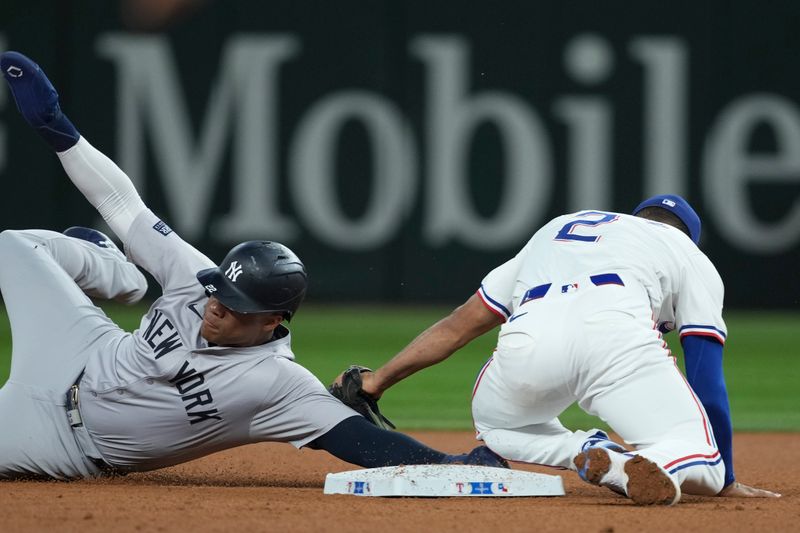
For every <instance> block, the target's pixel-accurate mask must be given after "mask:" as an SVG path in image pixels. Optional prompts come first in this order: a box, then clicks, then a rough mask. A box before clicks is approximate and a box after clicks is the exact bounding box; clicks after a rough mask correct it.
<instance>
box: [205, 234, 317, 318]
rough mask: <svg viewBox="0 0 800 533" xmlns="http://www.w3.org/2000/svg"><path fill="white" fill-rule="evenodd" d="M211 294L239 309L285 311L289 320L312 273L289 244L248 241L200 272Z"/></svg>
mask: <svg viewBox="0 0 800 533" xmlns="http://www.w3.org/2000/svg"><path fill="white" fill-rule="evenodd" d="M197 280H198V281H199V282H200V283H201V284H202V285H203V287H205V289H206V291H208V293H209V294H210V295H213V296H215V297H216V298H217V299H218V300H219V301H220V302H221V303H222V305H224V306H225V307H227V308H228V309H232V310H233V311H236V312H238V313H281V314H282V315H283V316H284V317H285V318H286V319H287V320H291V318H292V315H294V313H295V312H296V311H297V308H298V307H300V302H302V301H303V297H304V296H305V294H306V287H307V286H308V277H307V275H306V269H305V267H304V266H303V263H302V261H300V259H299V258H298V257H297V256H296V255H295V254H294V252H292V251H291V250H290V249H289V248H287V247H286V246H284V245H282V244H279V243H277V242H270V241H248V242H243V243H242V244H239V245H238V246H235V247H233V248H232V249H231V251H230V252H228V255H226V256H225V259H223V260H222V263H220V265H219V266H218V267H214V268H207V269H205V270H201V271H200V272H198V273H197Z"/></svg>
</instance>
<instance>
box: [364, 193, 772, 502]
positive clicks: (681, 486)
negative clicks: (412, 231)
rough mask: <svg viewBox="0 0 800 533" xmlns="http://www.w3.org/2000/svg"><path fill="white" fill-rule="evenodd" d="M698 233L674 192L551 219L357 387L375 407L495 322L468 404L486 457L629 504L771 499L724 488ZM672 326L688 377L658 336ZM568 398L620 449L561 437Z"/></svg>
mask: <svg viewBox="0 0 800 533" xmlns="http://www.w3.org/2000/svg"><path fill="white" fill-rule="evenodd" d="M699 237H700V219H699V217H698V216H697V214H696V213H695V211H694V210H693V209H692V208H691V206H690V205H689V204H688V203H687V202H686V201H685V200H684V199H683V198H680V197H678V196H673V195H663V196H656V197H653V198H650V199H648V200H645V201H644V202H643V203H642V204H641V205H639V206H638V207H637V208H636V210H635V211H634V213H633V215H626V214H620V213H608V212H605V211H583V212H578V213H572V214H568V215H563V216H560V217H558V218H555V219H553V220H552V221H550V222H548V223H547V224H546V225H545V226H544V227H542V228H541V229H540V230H539V231H537V232H536V233H535V234H534V235H533V237H532V238H531V239H530V241H529V242H528V243H527V244H526V245H525V247H524V248H523V249H522V250H521V251H520V252H519V253H518V254H517V255H516V257H514V258H513V259H511V260H510V261H508V262H506V263H505V264H503V265H500V266H499V267H497V268H495V269H494V270H492V271H491V272H490V273H489V274H488V275H487V276H486V277H485V278H484V279H483V282H482V284H481V286H480V288H479V290H478V291H477V292H476V294H475V295H473V296H472V297H470V298H469V299H468V300H467V301H466V303H464V304H463V305H462V306H460V307H458V308H457V309H456V310H455V311H453V312H452V314H450V315H449V316H448V317H446V318H444V319H443V320H441V321H439V322H438V323H436V324H434V325H433V326H431V327H430V328H429V329H427V330H426V331H425V332H423V333H422V334H421V335H420V336H419V337H417V338H416V339H415V340H414V341H413V342H411V344H409V345H408V346H407V347H406V348H404V349H403V350H402V351H401V352H400V353H398V354H397V355H396V356H395V357H394V358H393V359H391V360H390V361H389V362H388V363H386V364H385V365H384V366H383V367H381V368H379V369H378V370H376V371H375V372H374V373H364V374H363V375H362V376H361V377H362V388H363V391H364V392H365V393H367V394H370V395H372V396H373V398H376V399H377V398H379V397H380V396H381V394H383V392H384V391H385V390H386V389H388V388H389V387H391V386H392V385H393V384H394V383H396V382H398V381H400V380H401V379H403V378H405V377H407V376H409V375H410V374H412V373H414V372H416V371H418V370H420V369H422V368H425V367H428V366H430V365H433V364H436V363H438V362H440V361H442V360H444V359H446V358H447V357H449V356H450V355H451V354H453V353H454V352H455V351H456V350H457V349H459V348H460V347H462V346H464V345H465V344H466V343H468V342H469V341H471V340H472V339H474V338H476V337H477V336H479V335H481V334H483V333H486V332H488V331H489V330H491V329H493V328H494V327H496V326H497V325H499V324H502V327H501V328H500V333H499V337H498V341H497V349H496V350H495V352H494V354H493V356H492V357H491V358H490V359H489V361H488V362H487V363H486V365H485V366H484V367H483V369H482V370H481V372H480V374H479V376H478V379H477V382H476V383H475V388H474V390H473V398H472V414H473V418H474V422H475V428H476V430H477V437H478V439H480V440H483V441H484V442H485V443H486V444H487V445H488V446H489V448H491V449H492V450H493V451H494V452H496V453H498V454H499V455H501V456H502V457H504V458H506V459H510V460H515V461H523V462H527V463H537V464H544V465H552V466H556V467H563V468H569V469H572V470H576V471H577V472H578V474H579V475H580V476H581V478H583V479H584V480H586V481H588V482H590V483H593V484H596V485H601V486H605V487H608V488H610V489H611V490H614V491H616V492H618V493H620V494H622V495H625V496H627V497H629V498H631V499H632V500H633V501H634V502H636V503H639V504H666V505H671V504H674V503H676V502H678V500H679V499H680V497H681V493H682V492H684V493H687V494H700V495H716V494H719V495H722V496H760V497H777V496H779V495H778V494H776V493H773V492H770V491H767V490H762V489H757V488H753V487H748V486H747V485H743V484H741V483H738V482H737V481H736V478H735V476H734V470H733V451H732V443H731V433H732V431H731V420H730V414H729V408H728V397H727V392H726V387H725V379H724V377H723V372H722V349H723V345H724V344H725V337H726V328H725V323H724V321H723V319H722V314H721V313H722V299H723V284H722V281H721V279H720V277H719V274H718V273H717V271H716V269H715V268H714V266H713V265H712V264H711V262H710V261H709V260H708V258H707V257H706V256H705V255H704V254H703V253H702V252H701V251H700V250H699V248H698V247H697V243H698V241H699ZM673 329H677V330H678V331H679V332H680V339H681V343H682V344H683V349H684V353H685V363H686V378H684V376H683V374H682V373H681V372H680V371H679V370H678V367H677V366H676V364H675V358H674V357H672V355H671V352H670V350H669V347H668V346H667V343H666V342H665V341H664V339H663V338H662V334H663V333H665V332H667V331H670V330H673ZM687 379H688V381H687ZM573 402H578V405H579V406H580V407H581V408H582V409H583V410H584V411H586V412H587V413H590V414H592V415H596V416H599V417H600V418H601V419H603V420H604V421H606V422H607V423H608V424H609V425H610V426H611V428H613V430H614V431H615V432H617V433H618V434H619V435H620V436H621V437H622V439H624V441H625V442H626V443H628V444H629V445H630V446H632V447H633V448H634V451H632V452H631V451H628V450H627V449H626V448H623V447H622V446H620V445H618V444H616V443H615V442H613V441H611V440H609V439H608V436H607V435H606V434H605V433H603V432H602V431H600V430H597V429H593V430H590V431H570V430H568V429H566V428H565V427H564V426H562V425H561V423H560V422H559V420H558V418H557V417H558V416H559V415H560V414H561V413H562V412H563V411H564V409H566V408H567V407H568V406H569V405H570V404H572V403H573Z"/></svg>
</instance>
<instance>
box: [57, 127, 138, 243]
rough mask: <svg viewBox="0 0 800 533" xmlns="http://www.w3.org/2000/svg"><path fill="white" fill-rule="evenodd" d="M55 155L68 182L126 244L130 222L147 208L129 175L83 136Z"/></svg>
mask: <svg viewBox="0 0 800 533" xmlns="http://www.w3.org/2000/svg"><path fill="white" fill-rule="evenodd" d="M58 158H59V159H60V160H61V165H62V166H63V167H64V170H65V171H66V172H67V175H68V176H69V178H70V180H72V183H74V184H75V186H76V187H77V188H78V190H80V191H81V193H83V195H84V196H85V197H86V199H87V200H89V203H91V204H92V205H93V206H94V207H95V209H97V211H98V212H99V213H100V215H101V216H102V217H103V219H104V220H105V221H106V222H107V223H108V225H109V227H110V228H111V229H112V231H113V232H114V233H116V234H117V236H118V237H119V238H120V239H121V240H122V242H124V243H126V244H127V242H128V230H130V227H131V225H132V224H133V221H134V220H135V219H136V217H137V215H139V213H141V212H142V211H144V210H145V209H146V208H147V207H146V206H145V205H144V202H143V201H142V199H141V198H140V197H139V193H137V192H136V188H135V187H134V186H133V183H132V182H131V180H130V178H129V177H128V176H127V175H126V174H125V173H124V172H123V171H122V170H121V169H120V168H119V167H118V166H117V165H116V163H114V162H113V161H111V159H109V158H108V157H106V156H105V155H103V153H102V152H100V151H99V150H98V149H97V148H95V147H94V146H92V145H91V144H89V141H87V140H86V139H85V138H84V137H81V138H80V139H79V140H78V142H77V143H75V145H74V146H72V147H71V148H69V149H67V150H65V151H63V152H58Z"/></svg>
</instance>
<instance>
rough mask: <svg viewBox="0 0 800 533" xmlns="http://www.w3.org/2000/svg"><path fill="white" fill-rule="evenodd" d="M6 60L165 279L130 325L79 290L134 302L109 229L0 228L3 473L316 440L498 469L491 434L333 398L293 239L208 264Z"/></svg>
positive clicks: (29, 105)
mask: <svg viewBox="0 0 800 533" xmlns="http://www.w3.org/2000/svg"><path fill="white" fill-rule="evenodd" d="M0 68H2V72H3V76H4V77H5V79H6V81H7V82H8V85H9V87H10V88H11V92H12V93H13V95H14V99H15V100H16V103H17V107H18V109H19V111H20V112H21V113H22V115H23V117H24V118H25V120H26V121H27V122H28V123H29V124H30V125H31V126H32V127H33V128H34V129H35V130H36V131H37V132H38V133H39V134H40V135H41V137H42V138H44V140H45V141H46V142H47V143H48V144H49V145H50V146H51V147H52V148H53V149H54V150H55V151H56V152H57V154H58V158H59V159H60V161H61V163H62V165H63V167H64V169H65V170H66V172H67V174H68V175H69V177H70V179H71V180H72V181H73V183H74V184H75V185H76V186H77V187H78V189H80V191H81V192H82V193H83V194H84V195H85V196H86V198H87V199H88V200H89V202H90V203H91V204H92V205H93V206H94V207H95V208H97V210H98V211H99V212H100V214H101V215H102V216H103V218H104V219H105V220H106V222H107V223H108V225H109V227H110V228H111V229H112V230H113V231H114V233H116V235H117V236H118V237H119V238H120V239H121V240H122V242H123V243H124V245H125V250H126V252H127V254H128V257H129V258H130V259H131V261H132V262H133V263H135V264H136V265H139V266H141V267H142V268H144V269H146V270H147V271H148V272H150V273H151V274H152V275H153V277H154V278H155V280H156V281H157V282H158V283H159V285H161V288H162V296H161V297H160V298H158V299H157V300H156V301H155V302H154V303H153V305H152V307H151V308H150V310H149V311H148V313H147V314H146V315H145V316H144V317H143V318H142V322H141V327H140V328H139V329H138V330H136V331H135V332H134V333H127V332H125V331H123V330H122V329H120V328H119V327H118V326H117V325H116V324H114V323H113V322H112V321H111V320H109V319H108V317H106V316H105V314H104V313H103V312H102V311H101V310H100V309H99V308H97V307H95V306H94V305H93V304H92V302H91V300H90V299H89V298H88V297H87V294H88V295H90V296H93V297H98V298H115V299H118V300H121V301H123V302H129V303H130V302H135V301H138V300H139V299H141V298H142V296H143V295H144V294H145V291H146V289H147V287H146V282H145V279H144V277H143V276H142V274H141V273H140V272H139V271H138V270H137V268H136V267H135V266H134V265H133V264H132V263H130V262H128V261H127V260H126V257H125V256H124V255H123V254H122V253H121V252H120V251H119V250H118V249H117V248H116V246H115V245H114V244H113V243H112V242H111V241H110V240H109V239H107V238H106V236H105V235H103V234H102V233H100V232H98V231H96V230H91V229H87V228H70V229H69V230H67V231H66V232H65V234H60V233H56V232H51V231H43V230H32V231H4V232H2V233H0V289H2V293H3V298H4V300H5V305H6V308H7V310H8V314H9V316H10V321H11V329H12V335H13V354H12V363H11V374H10V378H9V380H8V382H7V383H6V384H5V385H4V386H3V388H2V389H0V419H2V420H3V429H2V431H1V432H0V478H13V477H23V476H24V477H30V476H44V477H52V478H57V479H71V478H80V477H88V476H98V475H102V474H104V473H125V472H131V471H145V470H152V469H156V468H161V467H166V466H170V465H175V464H178V463H182V462H185V461H189V460H191V459H195V458H197V457H201V456H203V455H207V454H210V453H213V452H216V451H219V450H222V449H226V448H231V447H233V446H239V445H243V444H248V443H253V442H261V441H278V442H289V443H291V444H293V445H294V446H296V447H298V448H299V447H302V446H309V447H312V448H319V449H324V450H327V451H328V452H330V453H331V454H333V455H335V456H336V457H338V458H340V459H342V460H344V461H347V462H350V463H354V464H357V465H360V466H364V467H378V466H389V465H397V464H423V463H467V464H483V465H489V466H507V465H506V464H505V462H504V461H503V460H502V459H500V458H499V457H497V456H496V455H494V454H493V453H492V452H490V451H489V450H488V449H487V448H486V447H478V448H476V449H475V450H473V451H472V452H470V453H469V454H464V455H455V456H454V455H447V454H444V453H441V452H438V451H436V450H433V449H431V448H428V447H426V446H424V445H422V444H421V443H419V442H417V441H415V440H413V439H411V438H409V437H407V436H405V435H403V434H401V433H396V432H393V431H386V430H384V429H380V428H379V427H377V425H373V424H371V423H370V422H368V421H367V419H366V418H364V417H363V416H361V415H360V414H359V413H357V412H356V411H354V410H352V409H351V408H350V407H347V406H346V405H344V404H343V403H342V402H340V401H338V400H337V399H336V398H334V397H333V396H332V395H331V394H329V392H328V391H327V390H325V388H324V386H323V385H322V383H320V382H319V380H317V379H316V378H315V377H314V376H313V375H312V374H311V373H310V372H309V371H308V370H306V369H305V368H303V367H302V366H300V365H298V364H297V363H295V362H294V355H293V353H292V349H291V344H290V341H291V337H290V333H289V330H288V329H287V327H286V325H285V323H286V322H288V321H289V320H291V319H292V317H293V316H294V314H295V313H296V312H297V309H298V306H299V305H300V302H301V301H302V300H303V297H304V295H305V292H306V284H307V279H306V271H305V268H304V266H303V263H302V262H301V261H300V259H299V258H298V257H297V256H296V255H295V254H294V253H292V251H291V250H289V249H288V248H287V247H285V246H283V245H281V244H278V243H274V242H269V241H250V242H245V243H242V244H240V245H238V246H236V247H234V248H233V249H232V250H231V251H230V253H229V254H228V255H227V256H226V257H225V259H224V260H223V261H222V263H221V264H220V265H219V266H216V265H215V264H214V263H213V262H212V261H211V260H209V259H208V258H207V257H206V256H205V255H203V254H202V253H200V252H199V251H197V250H196V249H195V248H193V247H192V246H190V245H189V244H188V243H186V242H185V241H184V240H182V239H181V238H180V237H179V236H178V235H177V234H176V233H175V232H174V231H173V230H172V229H170V227H169V226H168V225H167V224H165V223H164V222H163V221H162V220H159V218H158V217H156V216H155V215H154V214H153V213H152V212H151V211H150V210H149V209H148V208H147V207H146V206H145V204H144V203H143V202H142V200H141V198H140V197H139V195H138V194H137V192H136V190H135V188H134V187H133V184H132V183H131V181H130V180H129V179H128V177H127V176H126V175H125V174H124V173H123V172H122V171H121V170H120V169H119V168H118V167H117V166H116V165H115V164H114V163H113V162H112V161H111V160H109V159H108V158H107V157H105V156H104V155H103V154H101V153H100V152H99V151H98V150H96V149H95V148H94V147H92V145H90V144H89V142H88V141H87V140H86V139H85V138H83V137H82V136H81V135H80V134H79V133H78V131H77V130H76V129H75V127H74V126H73V125H72V123H71V122H70V121H69V120H68V119H67V117H66V116H65V115H64V114H63V113H62V112H61V110H60V107H59V103H58V94H57V93H56V91H55V89H54V88H53V86H52V85H51V84H50V82H49V80H48V79H47V77H46V76H45V74H44V73H43V72H42V71H41V69H40V68H39V67H38V66H37V65H36V64H35V63H33V62H32V61H31V60H30V59H28V58H26V57H25V56H23V55H22V54H19V53H17V52H6V53H4V54H2V56H0ZM376 420H377V419H376Z"/></svg>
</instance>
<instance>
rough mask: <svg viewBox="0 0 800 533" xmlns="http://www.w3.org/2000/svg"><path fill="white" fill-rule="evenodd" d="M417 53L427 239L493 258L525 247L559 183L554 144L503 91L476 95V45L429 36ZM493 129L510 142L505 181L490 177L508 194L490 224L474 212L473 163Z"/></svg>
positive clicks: (416, 44)
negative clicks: (481, 129) (472, 49)
mask: <svg viewBox="0 0 800 533" xmlns="http://www.w3.org/2000/svg"><path fill="white" fill-rule="evenodd" d="M410 48H411V51H412V52H413V53H414V54H415V55H416V56H418V57H419V58H420V59H422V61H423V62H425V64H426V67H427V76H428V85H427V101H426V109H427V116H426V119H427V120H426V131H425V146H426V148H427V150H426V154H427V167H426V172H425V178H426V186H427V197H426V199H425V202H426V209H425V213H426V220H425V223H424V228H425V236H426V238H427V240H428V242H430V243H431V244H432V245H434V246H441V245H443V244H446V243H448V242H450V241H451V240H457V241H460V242H462V243H465V244H467V245H469V246H471V247H473V248H478V249H483V250H491V249H497V248H504V247H507V246H509V245H511V244H514V243H518V242H520V241H522V240H524V239H525V238H526V237H528V236H529V235H531V234H532V233H533V230H534V229H535V223H536V222H537V221H539V220H541V218H542V216H543V215H544V212H545V209H546V208H547V204H548V199H549V197H550V189H551V185H552V181H553V176H552V164H551V161H550V159H551V156H550V147H549V145H548V137H547V134H546V132H545V130H544V127H543V126H542V124H541V122H540V121H539V119H538V117H537V116H536V115H535V114H534V113H533V111H532V110H531V108H530V106H528V105H527V104H525V103H524V102H523V101H522V100H520V99H519V98H518V97H516V96H514V95H512V94H509V93H504V92H500V91H485V92H483V93H477V94H472V95H470V94H468V92H469V87H468V80H469V78H470V76H469V71H468V69H467V65H468V52H469V44H468V43H467V41H466V40H464V39H461V38H458V37H434V36H422V37H417V38H414V39H413V40H412V42H411V47H410ZM484 121H489V122H492V123H493V124H494V125H495V126H496V127H497V128H498V130H499V131H500V133H501V137H502V139H503V140H504V145H503V147H504V152H505V157H506V169H507V170H506V175H505V176H485V177H483V179H485V180H490V181H491V182H493V183H494V184H495V185H496V186H497V187H500V188H502V189H503V193H502V196H501V200H500V205H499V206H498V207H497V210H496V213H495V214H494V216H493V217H492V218H490V219H482V218H481V217H479V216H478V214H477V213H476V212H475V210H474V209H473V208H472V205H471V200H470V197H469V189H468V174H467V173H468V169H467V162H468V161H469V155H468V152H467V149H468V148H469V147H470V139H471V137H472V135H473V134H474V133H475V129H476V127H477V126H478V125H479V124H480V123H481V122H484Z"/></svg>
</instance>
